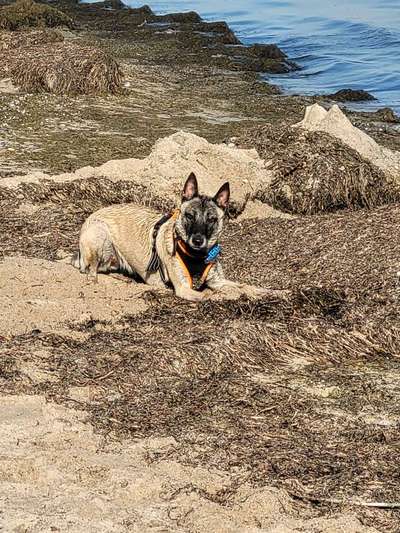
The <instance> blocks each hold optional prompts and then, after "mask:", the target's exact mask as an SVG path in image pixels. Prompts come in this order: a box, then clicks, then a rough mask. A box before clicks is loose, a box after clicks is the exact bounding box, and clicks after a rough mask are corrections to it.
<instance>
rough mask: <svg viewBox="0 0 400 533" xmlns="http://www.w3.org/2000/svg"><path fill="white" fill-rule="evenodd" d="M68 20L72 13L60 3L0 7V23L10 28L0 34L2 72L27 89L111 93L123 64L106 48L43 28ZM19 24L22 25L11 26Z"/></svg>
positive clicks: (118, 86) (25, 0) (28, 1)
mask: <svg viewBox="0 0 400 533" xmlns="http://www.w3.org/2000/svg"><path fill="white" fill-rule="evenodd" d="M9 21H13V23H12V24H11V22H9ZM72 25H73V23H72V19H70V17H68V16H67V15H65V14H64V13H62V12H61V11H59V10H58V9H55V8H52V7H50V6H47V5H43V4H36V3H34V2H33V1H31V0H19V1H18V2H17V3H16V4H12V5H11V6H5V7H2V8H0V28H2V29H3V30H12V32H11V33H10V32H6V31H3V32H2V33H1V34H0V63H1V67H0V74H2V75H4V76H7V77H10V78H11V80H12V82H13V83H14V85H16V86H18V87H19V88H20V89H22V90H24V91H26V92H31V93H39V92H50V93H54V94H102V93H106V94H107V93H111V94H114V93H117V92H118V91H120V90H121V87H122V79H123V74H122V70H121V67H120V66H119V64H118V63H117V62H116V61H115V60H114V59H113V58H112V57H111V56H110V55H109V54H108V53H107V52H105V51H104V50H101V49H100V48H96V47H94V46H88V45H85V44H81V43H77V42H74V41H70V42H67V41H65V40H64V37H63V35H62V33H61V32H58V31H55V30H48V29H47V30H46V29H43V28H46V27H48V28H53V27H56V26H69V27H72ZM20 28H23V30H24V31H18V32H16V31H14V30H17V29H20ZM27 28H34V29H33V30H32V31H28V29H27ZM37 28H42V30H38V29H37Z"/></svg>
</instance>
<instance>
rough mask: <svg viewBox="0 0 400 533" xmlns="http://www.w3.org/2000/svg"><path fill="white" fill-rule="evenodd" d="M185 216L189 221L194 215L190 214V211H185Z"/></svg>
mask: <svg viewBox="0 0 400 533" xmlns="http://www.w3.org/2000/svg"><path fill="white" fill-rule="evenodd" d="M185 217H186V218H187V219H188V220H190V221H192V220H194V216H193V215H191V214H190V213H185Z"/></svg>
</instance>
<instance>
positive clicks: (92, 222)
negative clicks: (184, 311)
mask: <svg viewBox="0 0 400 533" xmlns="http://www.w3.org/2000/svg"><path fill="white" fill-rule="evenodd" d="M159 219H160V213H157V212H156V211H153V210H152V209H149V208H145V207H142V206H139V205H136V204H123V205H113V206H110V207H105V208H103V209H100V210H99V211H96V212H95V213H93V214H92V215H90V216H89V218H88V219H87V220H86V221H85V223H84V224H83V226H82V230H81V234H80V240H79V249H80V256H79V257H78V258H77V259H75V260H73V262H72V264H73V265H74V266H75V267H77V268H79V269H80V270H81V272H86V273H87V275H88V279H90V280H91V281H97V273H98V272H112V271H113V270H114V271H115V270H118V267H120V266H122V267H123V270H125V271H126V272H128V273H131V274H133V273H137V274H139V276H140V277H141V278H142V279H143V280H144V281H145V282H146V283H147V284H148V285H151V286H153V287H164V283H163V281H162V279H161V276H160V274H159V273H158V272H154V273H151V274H150V275H149V274H147V272H146V268H147V265H148V263H149V260H150V257H151V251H152V242H153V237H152V234H153V228H154V225H155V224H156V222H157V221H158V220H159ZM175 224H176V221H175V220H173V219H172V218H171V219H170V220H169V221H168V222H166V223H165V224H163V225H162V226H161V228H160V230H159V233H158V236H157V241H156V246H157V253H158V255H159V258H160V261H161V264H162V265H163V267H164V271H165V274H166V277H167V279H168V280H169V281H170V282H171V284H172V285H173V287H174V290H175V293H176V295H177V296H178V297H180V298H183V299H186V300H191V301H198V300H202V299H203V298H205V297H207V296H210V290H211V291H218V292H221V291H222V293H224V292H225V293H226V292H228V293H229V292H230V293H231V294H230V296H233V295H235V296H240V294H248V295H249V296H257V295H258V296H260V295H263V294H269V293H270V292H271V291H268V290H265V289H258V288H256V287H251V286H248V285H244V284H239V283H235V282H232V281H228V280H226V279H225V277H224V274H223V270H222V266H221V264H220V263H219V262H218V261H217V263H216V264H215V265H214V267H213V268H212V269H211V271H210V274H209V276H208V278H207V287H208V289H209V290H207V289H206V290H205V291H203V292H199V291H195V290H193V289H191V288H190V285H189V282H188V280H187V278H186V277H185V274H184V272H183V270H182V267H181V264H180V262H179V260H178V259H177V257H176V256H174V228H175ZM227 295H228V296H229V294H227Z"/></svg>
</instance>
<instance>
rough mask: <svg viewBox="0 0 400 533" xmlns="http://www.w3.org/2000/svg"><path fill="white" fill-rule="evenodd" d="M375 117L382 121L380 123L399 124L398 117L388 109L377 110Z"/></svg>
mask: <svg viewBox="0 0 400 533" xmlns="http://www.w3.org/2000/svg"><path fill="white" fill-rule="evenodd" d="M376 116H377V117H378V118H379V120H382V122H391V123H393V124H399V123H400V117H399V116H398V115H396V113H395V112H394V111H393V109H391V108H390V107H384V108H382V109H378V111H377V112H376Z"/></svg>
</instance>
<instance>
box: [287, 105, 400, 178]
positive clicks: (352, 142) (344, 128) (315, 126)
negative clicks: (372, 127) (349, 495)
mask: <svg viewBox="0 0 400 533" xmlns="http://www.w3.org/2000/svg"><path fill="white" fill-rule="evenodd" d="M296 126H297V127H300V128H304V129H307V130H310V131H322V132H325V133H328V134H329V135H332V136H333V137H336V138H338V139H340V140H341V141H342V142H343V143H344V144H346V145H347V146H349V147H350V148H352V149H353V150H356V151H357V152H358V153H359V154H360V155H361V156H362V157H364V158H365V159H367V160H368V161H370V162H371V163H372V164H374V165H375V166H377V167H378V168H380V169H381V170H382V171H383V172H385V173H386V174H387V175H389V176H392V177H394V178H395V179H396V180H398V181H400V153H398V152H393V151H391V150H389V149H387V148H384V147H382V146H380V145H379V144H378V143H376V142H375V141H374V140H373V139H372V138H371V137H369V135H367V134H366V133H364V132H363V131H361V130H360V129H358V128H356V127H355V126H353V125H352V123H351V122H350V120H349V119H348V118H347V117H346V115H345V114H344V113H343V112H342V111H341V109H340V108H339V107H338V106H337V105H334V106H332V107H331V109H330V110H329V111H326V110H325V109H324V108H323V107H321V106H320V105H318V104H314V105H312V106H310V107H308V108H307V111H306V114H305V117H304V120H302V121H301V122H299V123H298V124H296Z"/></svg>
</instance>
